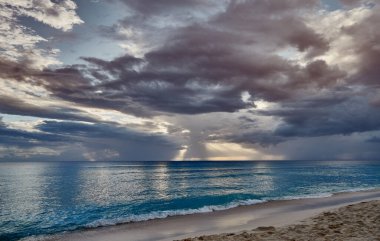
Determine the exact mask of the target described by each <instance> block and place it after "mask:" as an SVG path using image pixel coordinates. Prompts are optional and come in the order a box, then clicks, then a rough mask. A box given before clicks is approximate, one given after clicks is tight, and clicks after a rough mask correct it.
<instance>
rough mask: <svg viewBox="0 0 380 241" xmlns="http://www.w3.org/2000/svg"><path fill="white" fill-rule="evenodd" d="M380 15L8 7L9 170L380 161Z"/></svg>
mask: <svg viewBox="0 0 380 241" xmlns="http://www.w3.org/2000/svg"><path fill="white" fill-rule="evenodd" d="M379 8H380V6H379V2H378V1H364V0H363V1H361V0H321V1H320V0H281V1H275V0H207V1H206V0H12V1H9V0H0V161H139V160H142V161H155V160H177V161H180V160H294V159H296V160H374V159H380V158H379V157H380V148H379V147H380V79H379V78H380V68H379V66H380V65H379V63H380V28H379V27H378V24H379V23H380V9H379Z"/></svg>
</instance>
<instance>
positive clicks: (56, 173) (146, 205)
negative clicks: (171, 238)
mask: <svg viewBox="0 0 380 241" xmlns="http://www.w3.org/2000/svg"><path fill="white" fill-rule="evenodd" d="M379 187H380V162H354V161H350V162H346V161H329V162H310V161H308V162H297V161H292V162H124V163H120V162H118V163H104V162H103V163H92V162H79V163H78V162H75V163H72V162H65V163H63V162H61V163H47V162H45V163H42V162H41V163H0V240H18V239H21V238H25V237H30V236H38V235H46V234H54V233H59V232H63V231H68V230H76V229H82V228H86V227H96V226H103V225H112V224H116V223H123V222H130V221H139V220H147V219H152V218H163V217H166V216H169V215H182V214H188V213H196V212H210V211H213V210H221V209H226V208H231V207H234V206H237V205H246V204H254V203H258V202H263V201H266V200H273V199H293V198H300V197H313V196H325V195H328V194H331V193H334V192H341V191H350V190H351V191H352V190H360V189H371V188H379Z"/></svg>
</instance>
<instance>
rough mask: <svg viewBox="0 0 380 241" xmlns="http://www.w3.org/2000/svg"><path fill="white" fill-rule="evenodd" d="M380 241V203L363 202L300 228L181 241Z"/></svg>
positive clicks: (266, 228) (265, 229)
mask: <svg viewBox="0 0 380 241" xmlns="http://www.w3.org/2000/svg"><path fill="white" fill-rule="evenodd" d="M198 240H204V241H207V240H208V241H228V240H231V241H232V240H234V241H248V240H272V241H274V240H315V241H317V240H352V241H353V240H373V241H375V240H380V201H379V200H376V201H369V202H360V203H357V204H351V205H348V206H344V207H341V208H339V209H335V210H331V211H325V212H323V213H321V214H319V215H317V216H315V217H312V218H308V219H306V220H303V221H301V222H300V223H298V224H294V225H289V226H285V227H280V228H276V227H273V226H261V227H258V228H255V229H252V230H250V231H242V232H238V233H225V234H219V235H209V236H200V237H196V238H186V239H183V240H182V241H198Z"/></svg>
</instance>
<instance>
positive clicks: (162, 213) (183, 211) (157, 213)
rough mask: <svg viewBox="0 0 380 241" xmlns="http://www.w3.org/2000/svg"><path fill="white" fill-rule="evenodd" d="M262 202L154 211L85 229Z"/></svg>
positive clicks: (101, 221)
mask: <svg viewBox="0 0 380 241" xmlns="http://www.w3.org/2000/svg"><path fill="white" fill-rule="evenodd" d="M262 202H265V201H263V200H257V199H248V200H241V201H235V202H231V203H228V204H226V205H210V206H204V207H201V208H194V209H178V210H166V211H155V212H151V213H149V214H141V215H130V216H129V217H128V218H115V219H102V220H97V221H94V222H92V223H89V224H87V225H86V227H88V228H96V227H102V226H110V225H116V224H121V223H130V222H141V221H147V220H152V219H163V218H167V217H171V216H183V215H189V214H196V213H210V212H214V211H221V210H227V209H231V208H235V207H238V206H247V205H253V204H257V203H262Z"/></svg>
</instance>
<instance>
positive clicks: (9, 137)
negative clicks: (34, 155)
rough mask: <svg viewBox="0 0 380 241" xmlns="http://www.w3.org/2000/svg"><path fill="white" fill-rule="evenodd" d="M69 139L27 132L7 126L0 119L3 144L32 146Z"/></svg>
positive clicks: (46, 144) (0, 134)
mask: <svg viewBox="0 0 380 241" xmlns="http://www.w3.org/2000/svg"><path fill="white" fill-rule="evenodd" d="M65 141H69V139H68V138H66V137H64V136H60V135H56V134H49V133H42V132H29V131H25V130H18V129H12V128H9V127H8V126H7V125H6V124H5V123H4V122H2V120H1V119H0V143H1V145H5V146H18V147H33V146H40V145H43V146H49V145H55V144H56V143H57V142H62V143H63V142H65Z"/></svg>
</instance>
